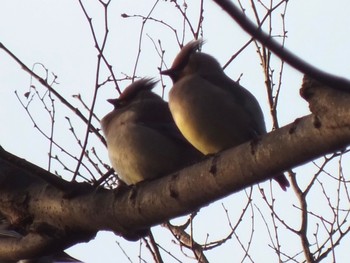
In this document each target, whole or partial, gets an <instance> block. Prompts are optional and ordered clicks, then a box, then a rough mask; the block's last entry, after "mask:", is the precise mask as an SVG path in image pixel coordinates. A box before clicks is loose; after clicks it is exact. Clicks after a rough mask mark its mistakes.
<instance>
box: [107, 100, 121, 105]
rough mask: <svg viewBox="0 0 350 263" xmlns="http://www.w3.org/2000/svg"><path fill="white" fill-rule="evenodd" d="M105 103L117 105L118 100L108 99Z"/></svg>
mask: <svg viewBox="0 0 350 263" xmlns="http://www.w3.org/2000/svg"><path fill="white" fill-rule="evenodd" d="M107 101H108V102H109V103H110V104H112V105H116V104H118V99H108V100H107Z"/></svg>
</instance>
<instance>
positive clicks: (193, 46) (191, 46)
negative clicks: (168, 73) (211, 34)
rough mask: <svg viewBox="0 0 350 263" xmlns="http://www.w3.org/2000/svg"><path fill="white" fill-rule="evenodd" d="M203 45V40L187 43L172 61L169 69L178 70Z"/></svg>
mask: <svg viewBox="0 0 350 263" xmlns="http://www.w3.org/2000/svg"><path fill="white" fill-rule="evenodd" d="M203 44H204V40H203V39H197V40H192V41H191V42H189V43H187V44H186V45H185V46H184V47H183V48H182V49H181V51H180V53H179V54H178V55H177V56H176V58H175V59H174V62H173V64H172V65H171V69H173V70H174V69H179V68H182V67H183V66H184V65H186V64H187V61H188V59H189V57H190V56H191V54H193V53H194V52H196V51H197V50H198V49H199V48H200V47H201V46H202V45H203Z"/></svg>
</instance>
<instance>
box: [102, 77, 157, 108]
mask: <svg viewBox="0 0 350 263" xmlns="http://www.w3.org/2000/svg"><path fill="white" fill-rule="evenodd" d="M156 83H157V81H154V80H153V79H151V78H142V79H140V80H137V81H135V82H134V83H132V84H130V85H129V86H128V87H127V88H126V89H125V90H124V91H123V93H122V94H121V95H120V96H119V98H117V99H109V100H107V101H108V102H109V103H111V104H112V105H113V106H114V108H115V109H119V108H122V107H124V106H126V105H129V104H130V103H131V102H134V101H136V100H138V99H142V98H145V97H152V96H157V95H156V94H154V93H153V92H152V89H153V88H154V87H155V84H156Z"/></svg>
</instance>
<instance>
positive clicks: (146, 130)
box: [101, 78, 203, 185]
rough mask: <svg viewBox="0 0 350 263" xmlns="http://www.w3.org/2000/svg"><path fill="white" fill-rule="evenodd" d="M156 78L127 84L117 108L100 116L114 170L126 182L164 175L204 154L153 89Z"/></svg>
mask: <svg viewBox="0 0 350 263" xmlns="http://www.w3.org/2000/svg"><path fill="white" fill-rule="evenodd" d="M155 84H156V82H154V81H153V80H152V79H148V78H143V79H140V80H138V81H135V82H134V83H132V84H131V85H130V86H128V87H127V88H126V89H125V90H124V91H123V93H122V94H121V95H120V96H119V98H117V99H111V100H108V101H109V102H110V103H112V104H113V105H114V110H113V111H112V112H110V113H108V114H107V115H106V116H105V117H104V118H103V119H102V120H101V127H102V130H103V133H104V135H105V138H106V141H107V148H108V155H109V159H110V161H111V164H112V166H113V168H114V170H115V171H116V172H117V173H118V176H119V177H120V179H121V180H122V181H123V182H125V183H126V184H127V185H131V184H136V183H138V182H140V181H143V180H148V179H152V178H156V177H161V176H165V175H168V174H170V173H171V172H175V171H177V170H180V169H181V168H184V167H185V166H188V165H190V164H193V163H195V162H197V161H198V160H200V159H201V158H202V157H203V154H202V153H200V152H199V151H198V150H196V149H195V148H194V147H193V146H192V145H191V144H190V143H188V142H187V140H186V139H185V138H184V137H183V135H182V134H181V132H180V131H179V130H178V128H177V126H176V124H175V123H174V120H173V118H172V115H171V113H170V110H169V106H168V103H167V102H165V101H164V100H163V99H162V98H161V97H160V96H158V95H156V94H155V93H153V92H152V89H153V88H154V86H155Z"/></svg>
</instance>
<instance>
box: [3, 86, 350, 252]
mask: <svg viewBox="0 0 350 263" xmlns="http://www.w3.org/2000/svg"><path fill="white" fill-rule="evenodd" d="M302 94H303V96H304V97H305V98H306V99H307V100H308V101H309V102H310V108H311V110H312V111H313V112H314V114H312V115H309V116H306V117H303V118H300V119H298V120H296V121H295V122H294V123H292V124H290V125H287V126H285V127H283V128H281V129H278V130H276V131H275V132H272V133H269V134H266V135H265V136H263V137H261V138H260V139H258V140H255V141H252V142H248V143H245V144H243V145H241V146H238V147H236V148H233V149H229V150H227V151H224V152H221V153H219V154H216V155H214V156H210V157H208V158H207V159H206V160H204V161H203V162H201V163H198V164H195V165H193V166H191V167H188V168H186V169H184V170H182V171H180V172H177V173H175V174H172V175H169V176H166V177H163V178H160V179H158V180H154V181H150V182H142V183H140V184H138V185H136V186H135V187H133V188H132V189H129V190H125V191H108V190H105V189H97V190H95V189H94V188H93V187H91V186H89V185H87V184H77V183H67V182H64V181H63V180H60V179H59V178H57V177H55V176H54V175H52V174H49V173H48V172H45V171H44V170H42V169H40V168H38V167H36V166H34V165H31V164H28V163H27V162H25V161H23V160H21V159H19V160H18V158H15V157H14V156H12V155H9V154H8V153H6V152H5V151H4V150H1V151H0V211H1V212H2V213H3V214H4V215H5V216H6V217H7V218H8V219H9V220H10V222H11V223H13V224H14V225H22V228H23V225H24V226H26V227H24V231H26V232H25V233H27V234H28V233H32V232H34V233H38V234H41V235H46V236H49V237H50V240H51V239H52V238H53V239H56V240H58V241H57V242H58V243H59V244H63V245H62V246H68V245H71V244H72V241H73V242H81V241H87V240H88V239H89V238H91V237H92V236H93V235H94V234H95V233H96V232H97V231H99V230H112V231H115V232H116V233H118V234H121V235H126V236H130V235H132V234H135V233H136V234H137V231H138V230H140V229H146V228H148V227H150V226H153V225H157V224H159V223H162V222H164V221H165V220H168V219H170V218H174V217H178V216H181V215H184V214H187V213H190V212H192V211H194V210H196V209H198V208H200V207H203V206H206V205H208V204H209V203H211V202H213V201H215V200H218V199H220V198H222V197H225V196H227V195H229V194H232V193H234V192H237V191H239V190H242V189H244V188H245V187H247V186H250V185H252V184H255V183H258V182H261V181H264V180H267V179H268V178H271V177H273V175H274V174H278V173H279V172H282V171H284V170H287V169H290V168H292V167H295V166H298V165H301V164H303V163H306V162H308V161H310V160H312V159H315V158H317V157H319V156H322V155H324V154H326V153H330V152H333V151H336V150H341V149H343V148H344V147H346V146H347V145H349V143H350V107H349V106H348V105H350V95H349V94H348V93H346V92H341V91H339V90H335V89H328V88H327V87H324V86H322V85H320V84H318V83H317V82H315V81H312V80H308V79H306V80H305V83H304V86H303V89H302ZM62 186H64V187H62ZM65 240H66V242H64V241H65ZM0 242H1V240H0ZM0 247H1V243H0ZM1 256H2V255H1Z"/></svg>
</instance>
